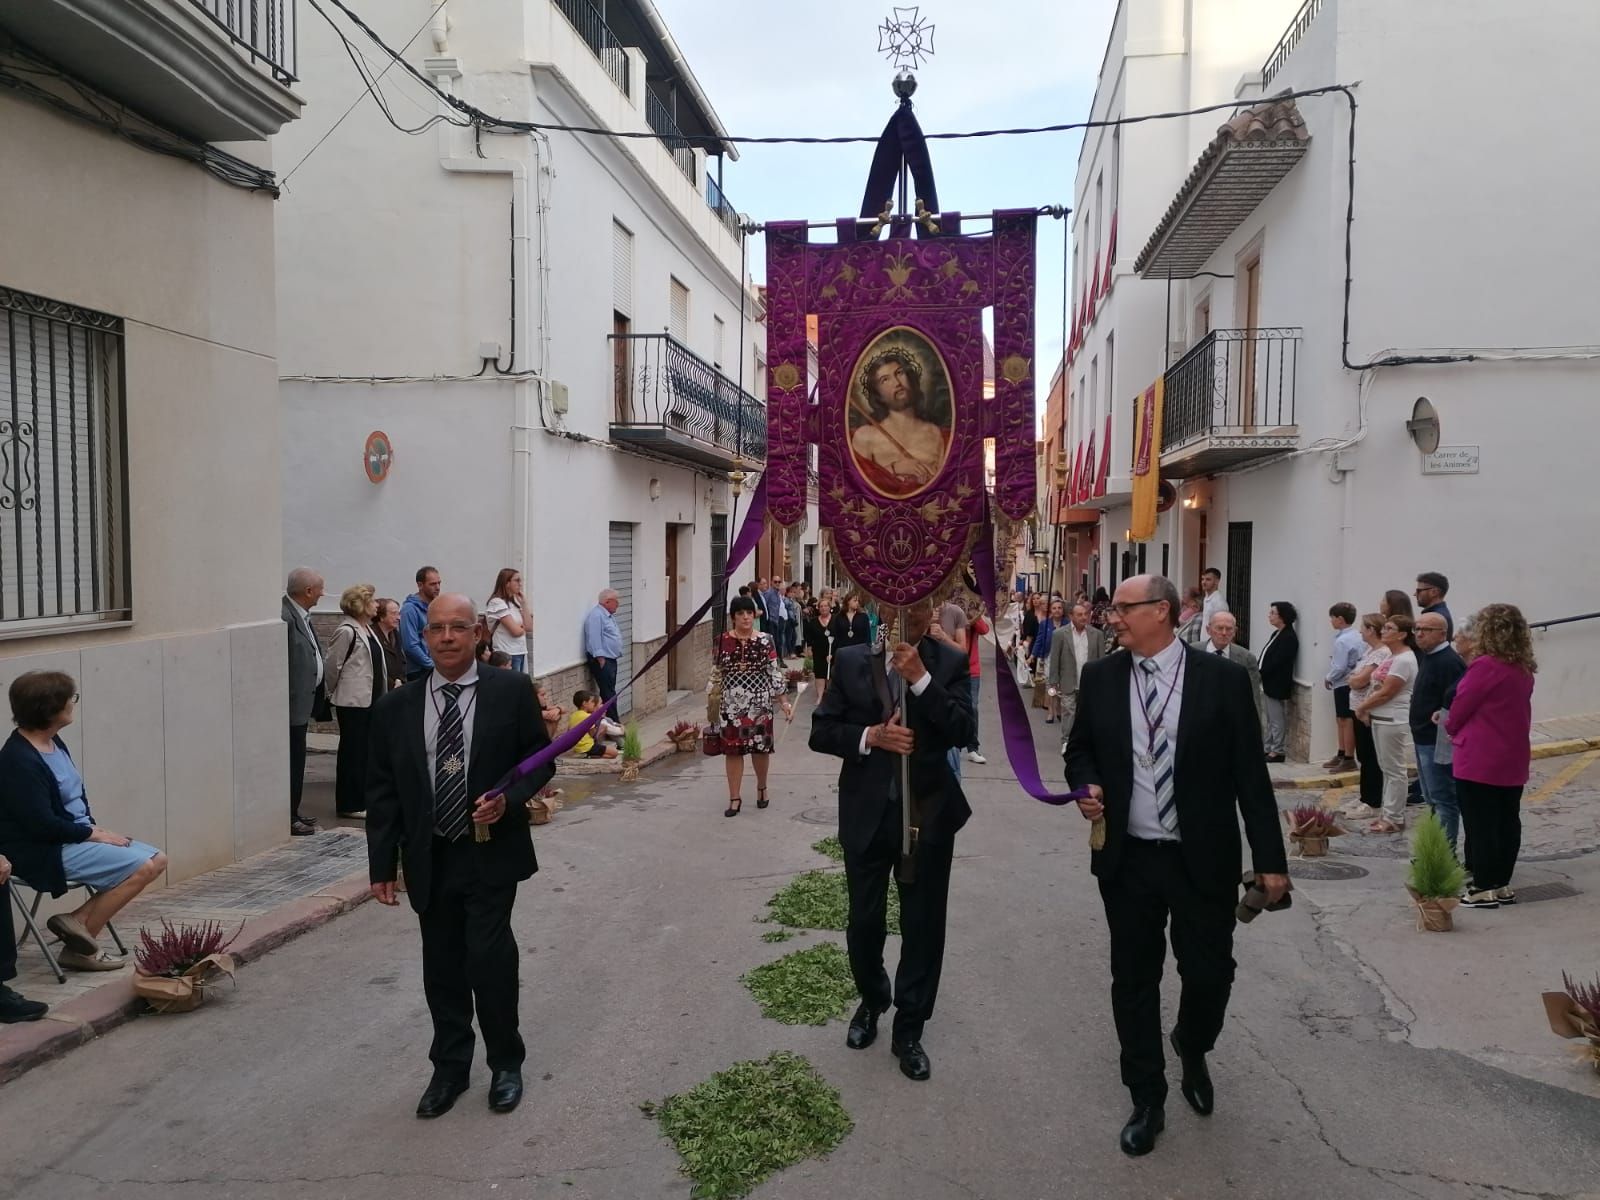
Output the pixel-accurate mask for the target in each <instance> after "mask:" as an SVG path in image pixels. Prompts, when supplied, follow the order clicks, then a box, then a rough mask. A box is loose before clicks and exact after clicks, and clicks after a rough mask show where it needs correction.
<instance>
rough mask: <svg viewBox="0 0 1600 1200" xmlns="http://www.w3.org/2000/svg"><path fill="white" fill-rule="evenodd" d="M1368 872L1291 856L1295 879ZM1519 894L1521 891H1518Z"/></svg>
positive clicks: (1356, 876) (1352, 865)
mask: <svg viewBox="0 0 1600 1200" xmlns="http://www.w3.org/2000/svg"><path fill="white" fill-rule="evenodd" d="M1366 873H1367V869H1366V868H1365V867H1358V866H1356V865H1355V863H1349V862H1339V861H1338V860H1336V859H1328V858H1291V859H1290V860H1289V874H1290V875H1291V876H1292V877H1293V878H1295V879H1360V878H1361V877H1362V876H1363V875H1365V874H1366ZM1518 894H1519V895H1520V894H1521V893H1518Z"/></svg>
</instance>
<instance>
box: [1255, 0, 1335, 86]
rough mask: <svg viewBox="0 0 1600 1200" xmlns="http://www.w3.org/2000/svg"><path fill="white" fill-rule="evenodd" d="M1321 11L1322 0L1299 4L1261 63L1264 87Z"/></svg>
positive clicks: (1270, 82) (1287, 58) (1270, 81)
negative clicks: (1296, 10)
mask: <svg viewBox="0 0 1600 1200" xmlns="http://www.w3.org/2000/svg"><path fill="white" fill-rule="evenodd" d="M1321 11H1322V0H1305V3H1304V4H1302V5H1301V6H1300V11H1299V12H1297V13H1295V15H1294V20H1292V21H1290V22H1289V28H1288V29H1286V30H1284V34H1283V36H1282V37H1281V38H1279V39H1278V44H1277V45H1276V46H1274V47H1273V48H1272V53H1271V54H1269V55H1267V61H1266V62H1264V63H1262V64H1261V86H1262V88H1263V90H1264V89H1266V88H1268V87H1269V86H1271V84H1272V79H1273V76H1275V75H1276V74H1277V73H1278V72H1279V71H1281V70H1283V64H1284V63H1286V62H1288V61H1289V55H1291V54H1293V53H1294V48H1295V47H1296V46H1298V45H1299V44H1300V42H1301V39H1303V38H1304V37H1305V36H1306V30H1308V29H1310V28H1311V23H1312V22H1313V21H1315V20H1316V19H1317V14H1318V13H1319V12H1321Z"/></svg>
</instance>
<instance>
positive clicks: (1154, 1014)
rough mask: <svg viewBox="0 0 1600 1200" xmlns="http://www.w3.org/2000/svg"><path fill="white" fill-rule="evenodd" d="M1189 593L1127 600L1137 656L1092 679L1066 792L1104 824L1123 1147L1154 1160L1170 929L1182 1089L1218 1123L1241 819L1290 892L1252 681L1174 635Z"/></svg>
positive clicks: (1255, 854) (1136, 585) (1095, 668)
mask: <svg viewBox="0 0 1600 1200" xmlns="http://www.w3.org/2000/svg"><path fill="white" fill-rule="evenodd" d="M1178 604H1179V601H1178V590H1177V588H1175V587H1174V586H1173V584H1172V581H1171V580H1168V579H1165V578H1163V577H1161V576H1159V575H1136V576H1134V577H1133V578H1131V579H1127V580H1124V581H1123V583H1122V584H1121V586H1119V587H1118V588H1117V594H1116V597H1115V602H1114V603H1113V605H1112V608H1111V611H1110V614H1109V628H1110V629H1111V630H1112V632H1113V633H1115V634H1116V637H1117V640H1118V641H1119V642H1120V643H1121V645H1122V646H1123V647H1124V649H1126V650H1127V651H1128V653H1126V654H1113V655H1110V656H1108V657H1106V658H1103V659H1101V660H1100V661H1098V662H1093V663H1089V664H1088V665H1087V666H1085V667H1084V669H1083V679H1082V682H1081V684H1080V686H1079V693H1078V719H1077V721H1076V722H1075V723H1074V724H1073V726H1072V733H1071V735H1070V736H1069V737H1068V739H1067V749H1066V755H1065V756H1066V763H1067V779H1068V780H1069V781H1070V783H1071V784H1072V786H1073V787H1075V788H1077V787H1087V788H1088V789H1089V791H1090V798H1089V799H1087V800H1080V801H1079V802H1078V807H1079V808H1080V809H1081V810H1082V812H1083V815H1084V816H1085V817H1087V818H1090V819H1091V820H1092V819H1094V818H1098V817H1101V816H1103V817H1104V818H1105V822H1106V824H1105V847H1104V848H1103V849H1101V850H1097V851H1095V852H1094V854H1093V856H1092V859H1091V865H1092V869H1093V871H1094V873H1095V876H1096V877H1097V878H1098V879H1099V881H1100V896H1101V899H1102V900H1103V901H1104V902H1105V908H1106V924H1107V926H1108V927H1109V928H1110V931H1111V1008H1112V1013H1113V1015H1114V1017H1115V1020H1116V1025H1117V1039H1118V1041H1119V1042H1120V1043H1121V1045H1122V1082H1123V1083H1124V1084H1126V1085H1127V1087H1128V1090H1129V1091H1130V1092H1131V1093H1132V1094H1133V1105H1134V1109H1133V1116H1132V1117H1131V1118H1130V1119H1129V1120H1128V1123H1127V1124H1126V1125H1125V1126H1124V1127H1123V1130H1122V1149H1123V1151H1124V1152H1125V1153H1128V1154H1148V1153H1149V1152H1150V1150H1152V1149H1153V1148H1154V1147H1155V1141H1156V1135H1157V1134H1159V1133H1160V1132H1161V1130H1162V1129H1163V1128H1164V1126H1165V1124H1166V1114H1165V1109H1164V1105H1165V1103H1166V1097H1167V1080H1166V1074H1165V1071H1166V1061H1165V1059H1164V1057H1163V1055H1162V1050H1161V972H1162V966H1163V962H1164V960H1165V958H1166V927H1167V920H1168V917H1169V916H1170V918H1171V921H1172V951H1173V955H1174V956H1175V957H1176V958H1177V961H1178V974H1179V975H1180V976H1181V977H1182V979H1183V990H1182V998H1181V1000H1180V1001H1179V1004H1178V1023H1177V1027H1176V1028H1175V1029H1174V1030H1173V1032H1172V1038H1171V1041H1172V1048H1173V1050H1174V1051H1176V1052H1177V1054H1178V1058H1179V1060H1180V1061H1181V1063H1182V1064H1183V1080H1182V1085H1181V1088H1180V1090H1181V1091H1182V1092H1183V1098H1184V1099H1185V1100H1187V1101H1188V1102H1189V1105H1190V1107H1192V1108H1193V1109H1194V1110H1195V1111H1196V1112H1198V1113H1200V1114H1201V1115H1202V1116H1204V1115H1208V1114H1209V1113H1210V1112H1211V1110H1212V1104H1213V1093H1212V1086H1211V1076H1210V1073H1209V1072H1208V1070H1207V1069H1206V1061H1205V1056H1206V1055H1207V1054H1208V1053H1209V1052H1210V1051H1211V1048H1212V1046H1213V1045H1214V1044H1215V1043H1216V1039H1217V1035H1218V1034H1219V1033H1220V1032H1221V1031H1222V1021H1223V1017H1224V1015H1225V1013H1226V1011H1227V1007H1228V994H1229V991H1230V990H1231V988H1232V986H1233V971H1234V961H1233V923H1234V916H1233V910H1234V907H1235V904H1236V903H1237V898H1238V891H1239V880H1240V875H1241V864H1242V856H1241V854H1240V847H1239V818H1238V815H1236V812H1235V809H1236V808H1237V812H1238V813H1241V814H1243V816H1244V826H1245V837H1246V839H1247V840H1248V841H1249V842H1250V855H1251V858H1252V860H1253V862H1254V866H1255V871H1256V875H1257V878H1258V879H1259V880H1260V881H1261V883H1262V885H1263V887H1264V888H1265V889H1266V892H1267V898H1268V900H1269V902H1273V903H1275V902H1276V901H1277V900H1279V899H1280V898H1281V897H1282V896H1283V894H1284V893H1285V892H1286V891H1288V890H1289V876H1288V874H1287V872H1288V865H1287V862H1286V860H1285V858H1284V853H1283V837H1282V834H1281V833H1280V832H1279V829H1278V808H1277V803H1276V801H1275V800H1274V799H1273V795H1272V780H1271V778H1270V777H1269V776H1268V774H1267V767H1266V763H1265V762H1264V761H1263V760H1262V755H1261V723H1260V721H1259V719H1258V718H1257V716H1256V705H1255V697H1254V696H1253V695H1252V694H1251V687H1250V676H1249V674H1248V673H1247V672H1246V671H1245V669H1244V668H1243V667H1241V666H1239V665H1238V664H1236V663H1233V662H1230V661H1229V660H1228V659H1227V658H1226V657H1223V656H1219V655H1216V654H1204V653H1202V652H1201V651H1199V650H1198V649H1196V648H1194V647H1192V646H1189V645H1187V644H1185V643H1184V642H1181V641H1179V640H1178V639H1177V637H1176V629H1177V624H1178Z"/></svg>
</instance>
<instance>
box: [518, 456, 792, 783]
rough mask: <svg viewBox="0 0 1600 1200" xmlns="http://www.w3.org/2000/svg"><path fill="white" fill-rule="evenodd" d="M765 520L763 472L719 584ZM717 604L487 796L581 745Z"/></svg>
mask: <svg viewBox="0 0 1600 1200" xmlns="http://www.w3.org/2000/svg"><path fill="white" fill-rule="evenodd" d="M766 518H767V476H766V474H765V473H763V474H762V476H761V481H760V482H759V483H757V484H756V487H755V491H753V492H751V493H750V511H749V512H747V513H745V516H744V523H743V524H742V525H740V526H739V536H738V537H736V538H734V540H733V545H732V546H730V547H729V548H728V562H727V565H726V566H725V567H724V568H723V572H722V582H723V583H724V584H726V583H727V582H728V581H729V580H730V579H731V578H732V577H733V572H734V570H735V568H737V567H738V566H739V564H740V563H742V562H744V560H745V559H746V558H748V557H749V556H750V552H751V551H752V550H754V549H755V548H756V543H757V542H759V541H760V540H761V534H762V532H763V530H764V528H765V525H766ZM716 602H717V593H716V591H715V590H713V591H712V593H711V595H710V597H708V598H707V600H706V602H705V603H704V604H702V605H701V606H700V607H699V608H697V609H695V610H694V612H693V613H691V614H690V616H689V619H688V620H687V621H685V622H684V623H683V624H681V625H679V626H678V628H677V629H675V630H673V631H672V633H671V635H670V636H668V638H667V640H666V642H665V643H664V644H663V645H662V647H661V649H659V650H657V651H656V652H655V653H654V654H652V655H651V656H650V661H648V662H647V663H645V664H644V666H642V667H640V668H639V669H638V670H637V671H635V672H634V673H633V678H632V679H629V680H628V682H627V683H625V684H623V685H622V686H621V687H619V688H618V689H617V692H616V695H614V696H612V697H611V699H609V700H607V701H606V702H605V703H604V704H602V705H601V706H600V707H599V708H597V709H595V710H594V712H593V713H591V714H590V716H589V717H588V719H587V720H585V721H582V722H580V723H579V724H577V725H574V726H573V727H572V728H571V729H569V730H567V731H566V732H565V733H563V734H560V735H558V736H557V737H556V739H555V740H554V741H552V742H551V743H550V744H549V745H548V746H546V747H545V748H544V749H542V750H536V751H535V752H534V753H533V754H530V755H529V756H528V757H527V758H525V759H523V760H522V761H521V762H519V763H518V764H517V765H516V766H515V767H513V768H512V769H511V771H510V772H509V773H508V774H507V775H506V776H505V778H503V779H502V780H501V781H500V782H499V783H497V784H495V786H494V788H493V789H492V790H491V791H490V792H489V795H490V796H491V797H493V796H499V795H501V794H503V793H504V792H505V790H506V789H507V788H508V787H510V786H511V785H512V784H513V783H515V782H516V781H517V780H519V779H521V778H523V777H524V776H526V775H531V774H532V773H533V772H535V771H537V770H538V769H539V768H540V767H543V766H548V765H549V764H550V763H552V762H554V761H555V760H556V759H558V758H560V757H561V756H562V755H563V754H565V753H566V752H567V751H568V750H571V749H572V748H573V747H574V746H576V745H577V744H578V743H579V742H581V741H582V740H583V739H584V738H585V737H586V736H588V734H589V732H590V731H591V730H593V729H594V727H595V726H596V725H598V724H600V722H601V721H602V720H603V719H604V718H605V717H606V716H607V715H609V714H610V712H611V710H612V709H613V708H614V707H615V706H616V703H617V697H619V696H621V695H622V693H623V692H625V691H627V690H628V689H629V688H631V687H632V686H633V685H634V684H635V683H637V682H638V681H639V680H640V678H642V677H643V676H644V674H645V673H646V672H647V671H649V670H650V668H651V667H653V666H655V665H656V664H657V663H658V662H660V661H661V660H662V659H663V658H665V657H666V656H667V655H668V654H669V653H671V651H672V648H673V647H674V646H676V645H677V644H678V643H679V642H681V641H683V639H684V638H686V637H687V636H689V633H690V631H691V630H693V629H694V627H695V626H696V625H698V624H700V622H701V621H702V620H704V619H705V615H706V614H707V613H708V612H710V611H711V606H712V605H713V604H715V603H716Z"/></svg>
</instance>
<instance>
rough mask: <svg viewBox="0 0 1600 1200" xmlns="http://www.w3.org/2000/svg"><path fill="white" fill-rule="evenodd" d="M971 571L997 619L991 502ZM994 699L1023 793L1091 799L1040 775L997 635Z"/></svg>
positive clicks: (1050, 799)
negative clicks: (1057, 787) (1048, 783)
mask: <svg viewBox="0 0 1600 1200" xmlns="http://www.w3.org/2000/svg"><path fill="white" fill-rule="evenodd" d="M972 567H973V570H974V571H975V572H976V573H977V576H978V591H979V593H980V595H981V598H982V600H983V606H984V607H985V608H986V609H988V610H989V618H990V620H991V622H992V621H994V620H995V619H996V614H995V599H996V597H997V596H999V594H1000V591H999V587H998V585H997V581H996V580H995V576H994V522H993V521H992V520H991V519H990V516H989V504H988V501H987V500H985V501H984V512H983V531H982V532H981V533H980V534H979V535H978V544H977V545H976V546H974V547H973V550H972ZM994 673H995V699H996V700H997V701H998V702H999V704H1000V731H1001V737H1002V740H1003V741H1004V743H1005V747H1006V761H1007V762H1009V763H1010V764H1011V770H1012V772H1013V773H1014V774H1015V775H1016V777H1017V782H1018V783H1020V784H1021V785H1022V790H1023V791H1025V792H1027V793H1028V795H1030V796H1032V797H1033V798H1034V799H1035V800H1041V801H1043V802H1044V803H1046V804H1071V803H1073V802H1074V801H1076V800H1087V799H1088V798H1089V789H1088V788H1074V789H1073V790H1072V791H1070V792H1052V791H1051V790H1050V789H1049V788H1047V787H1045V785H1044V780H1043V779H1042V778H1041V777H1040V775H1039V761H1038V755H1037V753H1036V752H1035V750H1034V745H1033V726H1032V724H1031V723H1030V722H1029V721H1028V706H1027V704H1026V703H1024V702H1023V699H1022V692H1021V691H1020V690H1019V689H1018V687H1017V680H1016V676H1015V675H1013V674H1012V672H1011V664H1010V662H1008V661H1007V659H1006V652H1005V648H1004V647H1003V646H1001V645H1000V635H999V633H998V632H997V633H996V634H995V639H994Z"/></svg>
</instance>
